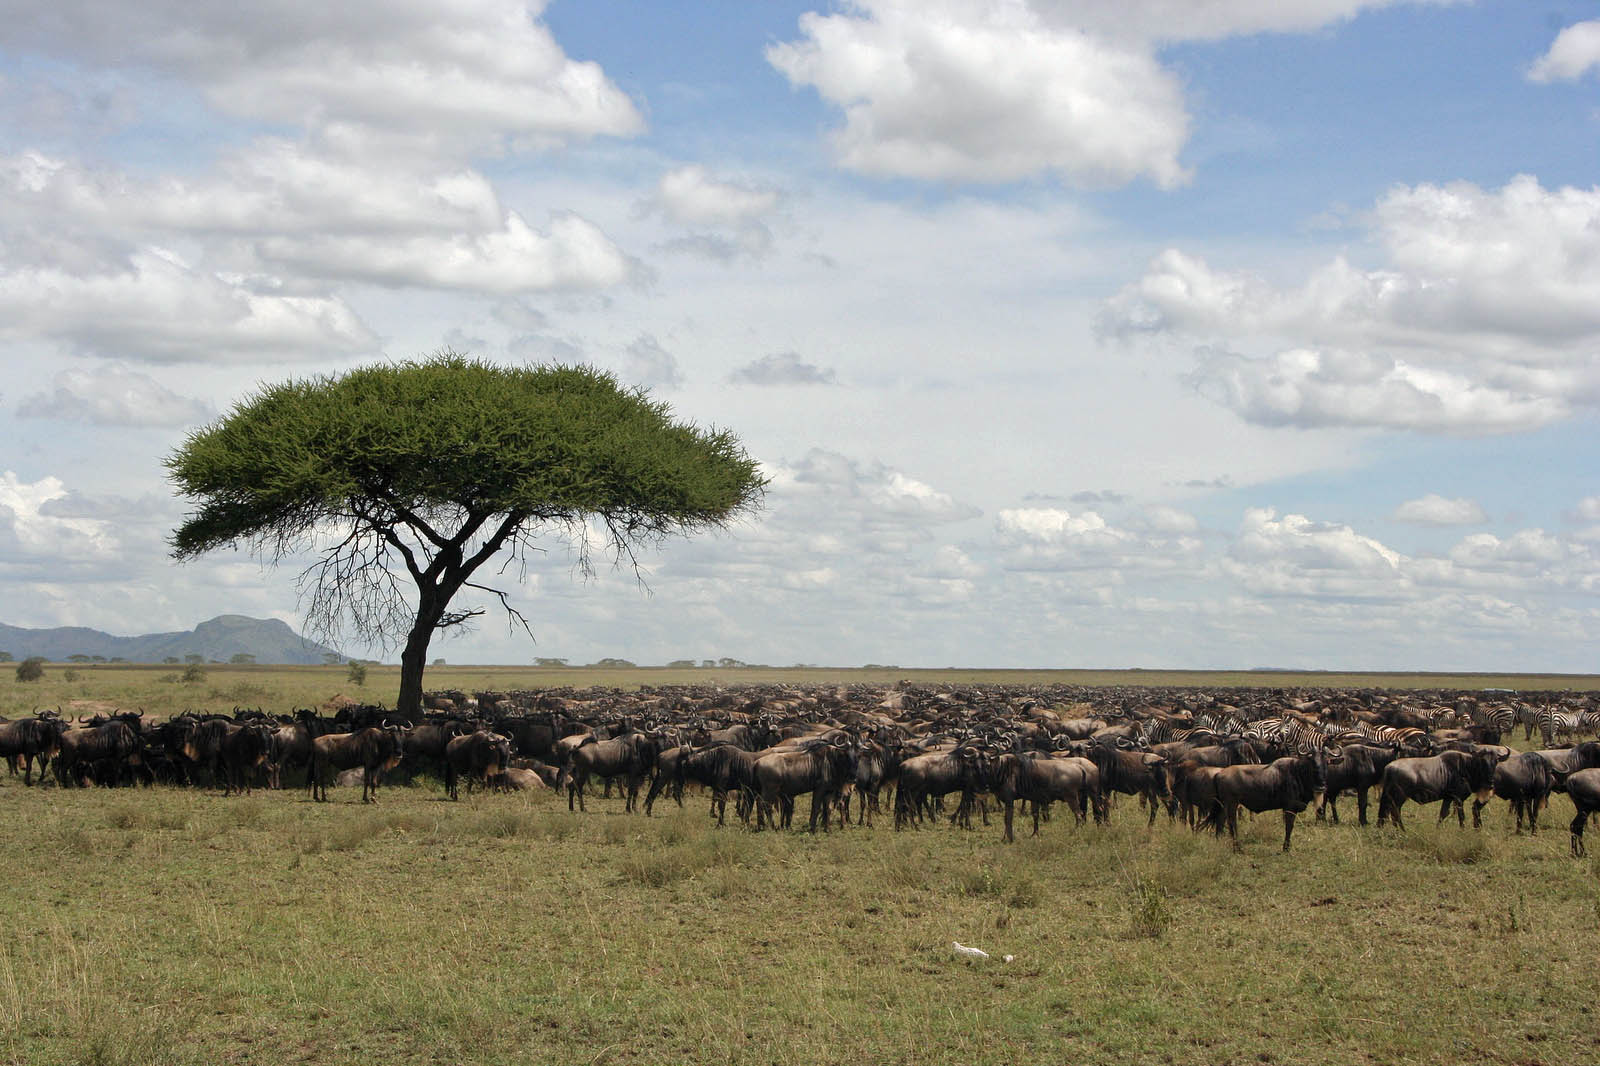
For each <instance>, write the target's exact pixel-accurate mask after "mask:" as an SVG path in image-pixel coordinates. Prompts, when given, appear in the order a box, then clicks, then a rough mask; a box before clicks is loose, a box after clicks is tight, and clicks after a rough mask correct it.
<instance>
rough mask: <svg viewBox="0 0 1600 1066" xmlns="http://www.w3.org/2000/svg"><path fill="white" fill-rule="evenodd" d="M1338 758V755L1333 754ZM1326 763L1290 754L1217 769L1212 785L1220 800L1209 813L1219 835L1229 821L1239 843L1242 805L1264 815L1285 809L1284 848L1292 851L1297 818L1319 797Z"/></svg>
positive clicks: (1230, 828) (1231, 835) (1316, 757)
mask: <svg viewBox="0 0 1600 1066" xmlns="http://www.w3.org/2000/svg"><path fill="white" fill-rule="evenodd" d="M1329 758H1330V759H1332V760H1334V761H1337V756H1333V755H1330V756H1329ZM1323 778H1324V773H1323V762H1322V759H1321V758H1319V757H1318V756H1316V755H1290V756H1288V757H1286V758H1282V759H1274V760H1273V761H1272V762H1270V763H1268V764H1266V765H1265V766H1261V765H1253V766H1225V767H1222V768H1221V769H1219V770H1218V771H1217V772H1216V775H1215V776H1214V777H1213V779H1212V785H1213V787H1214V788H1215V789H1216V801H1215V803H1214V804H1213V806H1212V808H1211V813H1210V814H1209V815H1208V816H1207V817H1208V818H1210V819H1212V820H1213V821H1214V822H1215V826H1216V831H1217V835H1218V836H1221V835H1222V827H1223V823H1224V822H1226V823H1227V827H1228V835H1229V836H1230V837H1232V838H1233V845H1234V847H1238V846H1239V808H1240V807H1244V808H1245V809H1247V810H1250V811H1253V812H1255V813H1256V814H1260V813H1261V812H1262V811H1280V810H1281V811H1282V812H1283V850H1284V851H1288V850H1289V838H1290V836H1292V835H1293V833H1294V817H1295V815H1297V814H1299V813H1300V812H1301V811H1303V810H1305V809H1306V807H1307V806H1308V805H1309V804H1310V803H1311V801H1312V800H1313V799H1315V798H1316V795H1317V792H1318V791H1320V790H1321V789H1322V787H1323Z"/></svg>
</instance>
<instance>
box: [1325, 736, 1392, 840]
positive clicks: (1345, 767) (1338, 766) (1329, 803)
mask: <svg viewBox="0 0 1600 1066" xmlns="http://www.w3.org/2000/svg"><path fill="white" fill-rule="evenodd" d="M1399 754H1400V749H1398V748H1391V747H1388V746H1385V745H1381V744H1345V745H1343V746H1341V747H1340V749H1339V758H1338V759H1336V760H1334V761H1333V762H1331V763H1329V764H1328V766H1327V774H1326V782H1325V784H1324V786H1323V789H1322V800H1321V802H1320V803H1318V804H1317V820H1318V821H1319V822H1320V821H1322V819H1323V818H1324V817H1326V816H1327V814H1328V813H1330V812H1331V814H1332V816H1333V824H1334V825H1338V824H1339V794H1340V793H1342V792H1347V791H1348V792H1354V793H1355V794H1356V822H1357V824H1359V825H1366V824H1367V790H1368V789H1370V788H1372V787H1374V786H1375V785H1379V784H1382V782H1383V771H1384V767H1386V766H1388V765H1389V764H1390V763H1392V762H1394V761H1395V759H1396V758H1397V757H1398V756H1399Z"/></svg>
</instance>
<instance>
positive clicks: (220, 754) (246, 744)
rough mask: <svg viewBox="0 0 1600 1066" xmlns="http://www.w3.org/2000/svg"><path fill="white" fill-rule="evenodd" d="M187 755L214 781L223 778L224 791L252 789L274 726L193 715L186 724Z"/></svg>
mask: <svg viewBox="0 0 1600 1066" xmlns="http://www.w3.org/2000/svg"><path fill="white" fill-rule="evenodd" d="M182 735H183V740H182V751H183V756H184V758H186V759H188V760H189V761H190V762H191V763H194V764H196V765H202V766H205V767H206V768H207V769H208V770H209V771H210V772H211V780H212V782H213V784H215V783H217V782H221V784H222V791H223V794H224V795H227V794H228V793H231V792H248V791H250V788H251V785H252V783H253V778H254V776H255V771H256V768H257V767H259V766H260V765H262V764H263V763H264V762H266V761H267V754H268V751H269V749H270V746H271V730H270V729H268V728H267V727H266V726H261V725H255V724H247V725H240V724H238V723H235V722H230V721H228V720H226V719H224V718H211V719H207V720H205V721H201V720H199V719H189V720H188V721H187V722H185V723H184V725H183V733H182Z"/></svg>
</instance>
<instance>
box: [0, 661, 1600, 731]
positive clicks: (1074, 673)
mask: <svg viewBox="0 0 1600 1066" xmlns="http://www.w3.org/2000/svg"><path fill="white" fill-rule="evenodd" d="M183 669H184V668H183V667H181V666H153V665H147V664H122V663H119V664H96V665H72V664H63V663H53V664H50V665H48V666H46V667H45V675H44V677H43V678H42V679H41V680H39V681H30V682H19V681H17V680H16V671H15V669H14V668H13V667H12V666H11V665H10V664H0V716H6V717H13V718H14V717H17V716H18V715H25V714H28V713H30V712H31V711H33V710H35V709H40V708H45V707H57V706H59V707H62V708H63V709H68V708H71V707H73V706H76V707H78V708H80V709H85V708H99V707H101V706H109V707H117V708H120V709H123V710H138V709H141V708H143V709H145V710H146V711H148V712H150V713H151V714H153V715H161V716H165V715H169V714H176V713H178V712H179V711H183V710H196V711H222V712H227V711H231V710H233V708H234V707H263V708H265V709H266V710H267V711H269V712H272V713H278V712H284V711H288V710H290V709H291V708H294V707H314V706H318V705H320V704H322V703H323V702H325V701H326V700H328V699H329V698H331V697H333V696H335V695H344V696H348V697H349V698H351V699H355V700H358V701H361V702H371V703H393V701H394V697H395V693H396V692H398V691H399V688H400V669H399V667H397V666H373V667H370V668H369V669H368V671H367V679H366V683H365V684H364V685H359V686H358V685H355V684H353V683H352V682H351V681H350V680H349V679H348V668H347V667H344V666H234V665H215V664H214V665H210V666H206V667H204V670H205V677H204V679H203V680H199V681H191V682H184V681H183V680H181V678H182V675H183ZM69 677H70V678H71V679H70V680H69V679H68V678H69ZM906 679H909V680H911V681H915V682H917V683H919V684H927V685H966V684H975V683H984V684H1008V685H1050V684H1066V685H1097V686H1113V685H1150V686H1176V687H1184V686H1197V685H1198V686H1205V687H1212V688H1216V687H1233V686H1250V687H1271V688H1285V687H1297V686H1314V687H1319V688H1320V687H1337V688H1389V689H1418V688H1460V689H1482V688H1509V689H1517V690H1521V691H1533V690H1540V689H1583V690H1595V689H1600V676H1596V675H1592V674H1584V675H1578V674H1424V673H1413V674H1395V673H1388V674H1385V673H1332V672H1328V673H1296V672H1289V671H1281V672H1280V671H1242V670H1240V671H1225V670H980V669H949V670H927V669H898V668H892V667H891V668H883V669H836V668H825V667H814V668H801V667H787V668H779V667H748V668H738V669H726V670H724V669H669V668H667V667H636V668H632V669H628V668H621V669H598V668H593V667H532V666H434V667H429V669H428V673H427V678H426V680H425V682H424V683H425V685H426V687H427V688H428V689H429V690H443V689H460V690H463V691H467V692H472V691H478V690H484V689H494V690H498V691H506V690H511V689H538V688H561V687H574V688H587V687H589V686H595V685H598V686H605V687H611V688H622V689H637V688H639V687H640V686H641V685H726V686H733V685H755V684H768V683H786V684H798V685H819V684H865V685H892V684H894V683H895V682H897V681H900V680H906Z"/></svg>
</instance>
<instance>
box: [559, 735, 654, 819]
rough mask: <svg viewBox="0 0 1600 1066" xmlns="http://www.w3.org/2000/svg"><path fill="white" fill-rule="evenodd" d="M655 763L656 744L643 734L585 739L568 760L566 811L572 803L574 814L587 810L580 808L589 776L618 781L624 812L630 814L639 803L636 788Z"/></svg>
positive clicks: (587, 737)
mask: <svg viewBox="0 0 1600 1066" xmlns="http://www.w3.org/2000/svg"><path fill="white" fill-rule="evenodd" d="M655 759H656V741H655V740H654V739H652V738H651V737H649V736H647V735H645V734H644V733H624V734H623V735H622V736H620V737H612V738H611V739H610V740H597V739H596V738H595V737H594V736H593V735H589V736H586V737H585V738H584V739H583V741H582V742H581V743H579V744H578V745H577V746H576V747H574V748H573V749H572V754H571V756H570V757H569V758H568V769H567V809H568V810H569V811H570V810H572V809H573V807H572V805H573V802H574V800H576V802H577V809H578V810H580V811H581V810H586V809H587V808H585V807H584V804H583V790H584V786H585V785H587V784H588V782H589V778H590V776H591V775H592V776H595V777H601V778H605V779H606V780H608V781H609V780H610V779H612V778H616V777H621V778H622V779H623V792H624V795H625V796H626V803H625V804H624V809H625V810H628V811H631V810H633V807H634V804H635V803H636V802H638V799H639V785H640V784H641V783H642V782H643V781H644V775H645V774H647V773H649V772H650V768H651V767H652V766H654V765H655Z"/></svg>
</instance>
